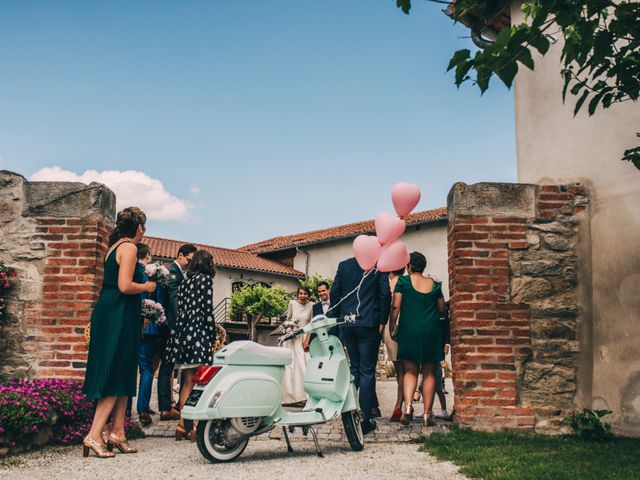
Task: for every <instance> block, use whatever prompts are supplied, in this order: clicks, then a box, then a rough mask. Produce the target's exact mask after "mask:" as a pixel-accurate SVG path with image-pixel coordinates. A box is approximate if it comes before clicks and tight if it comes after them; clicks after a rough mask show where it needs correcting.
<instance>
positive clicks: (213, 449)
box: [196, 420, 249, 463]
mask: <svg viewBox="0 0 640 480" xmlns="http://www.w3.org/2000/svg"><path fill="white" fill-rule="evenodd" d="M225 422H227V423H228V420H207V421H199V422H198V428H197V430H196V443H197V444H198V450H200V453H201V454H202V456H203V457H204V458H206V459H207V460H209V461H210V462H212V463H224V462H231V461H233V460H235V459H236V458H238V457H239V456H240V454H241V453H242V452H243V451H244V449H245V448H246V447H247V444H248V443H249V438H248V437H247V438H245V439H243V440H240V441H239V442H237V443H235V444H232V445H229V444H227V443H226V442H225V441H224V440H225V437H224V435H225V433H224V432H225V431H226V430H227V428H228V426H227V425H226V424H225Z"/></svg>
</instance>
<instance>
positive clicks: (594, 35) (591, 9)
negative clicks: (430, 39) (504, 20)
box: [396, 0, 640, 169]
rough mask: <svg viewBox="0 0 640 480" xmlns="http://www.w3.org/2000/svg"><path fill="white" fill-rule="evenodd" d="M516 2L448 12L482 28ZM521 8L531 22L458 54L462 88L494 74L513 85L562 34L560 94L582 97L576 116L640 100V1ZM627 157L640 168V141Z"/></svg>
mask: <svg viewBox="0 0 640 480" xmlns="http://www.w3.org/2000/svg"><path fill="white" fill-rule="evenodd" d="M430 1H434V0H430ZM436 3H440V2H439V1H437V2H436ZM447 3H449V2H447ZM511 4H512V0H455V1H452V2H450V4H449V8H448V10H449V12H450V15H451V16H452V17H453V18H454V19H455V20H456V21H461V20H462V19H468V18H470V17H472V18H473V20H474V27H473V30H474V31H475V32H482V31H483V30H484V29H485V28H487V27H491V25H492V24H493V22H495V20H496V19H497V18H499V16H500V15H502V14H504V12H505V11H508V9H509V8H510V6H511ZM396 5H397V6H398V7H399V8H400V9H401V10H402V11H403V12H404V13H407V14H408V13H409V11H410V9H411V0H396ZM521 8H522V12H523V14H524V16H525V19H526V22H525V23H521V24H515V25H513V24H512V25H509V26H504V27H502V28H501V30H500V32H499V33H498V35H497V37H496V38H495V40H493V41H492V42H483V43H487V44H486V45H484V48H483V49H480V50H478V51H477V52H475V54H474V56H473V57H472V56H471V51H470V50H468V49H463V50H458V51H456V52H455V53H454V54H453V56H452V58H451V61H450V62H449V65H448V68H447V70H454V69H455V73H454V77H455V83H456V85H457V86H458V87H459V86H460V85H461V84H462V83H464V82H467V81H470V82H472V83H473V84H475V85H477V86H478V87H479V88H480V91H481V92H482V93H484V92H485V91H486V90H487V89H488V88H489V82H490V80H491V78H492V77H493V76H494V75H495V76H497V77H498V78H499V79H500V80H501V81H502V82H503V83H504V84H505V85H506V86H507V87H509V88H510V87H511V85H512V84H513V80H514V78H515V76H516V75H517V73H518V70H519V66H518V64H519V63H521V64H523V65H524V66H526V67H527V68H529V69H531V70H533V69H534V66H535V63H534V60H533V57H532V51H533V50H537V51H538V52H539V53H540V54H541V55H545V54H546V53H547V51H548V50H549V48H550V44H551V41H555V38H554V37H555V36H556V35H557V36H561V37H562V55H561V60H562V63H563V68H562V70H561V74H562V76H563V80H564V85H563V90H562V100H563V102H565V101H566V98H567V93H570V94H571V95H573V96H575V97H576V98H577V100H576V103H575V106H574V115H577V114H578V113H579V112H580V110H581V109H582V108H583V107H584V106H585V105H586V108H587V112H588V114H589V116H591V115H594V114H595V113H596V111H597V109H598V108H602V109H607V108H610V107H611V106H613V105H615V104H617V103H622V102H628V101H633V102H636V101H637V100H638V98H639V97H640V2H637V1H630V0H620V1H615V2H614V1H611V0H529V1H525V2H524V3H523V4H522V7H521ZM551 27H553V29H554V32H553V35H552V34H551V33H550V28H551ZM638 137H640V134H638ZM622 159H623V160H626V161H629V162H632V163H633V165H635V166H636V168H638V169H640V146H638V147H634V148H630V149H628V150H625V152H624V156H623V157H622Z"/></svg>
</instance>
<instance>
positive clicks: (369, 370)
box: [330, 257, 391, 433]
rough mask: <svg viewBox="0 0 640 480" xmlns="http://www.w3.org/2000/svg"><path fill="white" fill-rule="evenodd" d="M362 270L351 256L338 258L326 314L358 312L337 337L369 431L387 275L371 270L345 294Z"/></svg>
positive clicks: (364, 427)
mask: <svg viewBox="0 0 640 480" xmlns="http://www.w3.org/2000/svg"><path fill="white" fill-rule="evenodd" d="M364 273H365V272H364V270H362V268H360V265H358V262H357V261H356V259H355V258H353V257H352V258H349V259H348V260H344V261H342V262H340V264H339V265H338V272H337V273H336V276H335V279H334V281H333V285H332V286H331V293H330V295H331V307H330V310H331V312H330V315H331V316H332V317H334V316H335V317H342V316H345V315H358V318H357V319H356V321H355V322H354V323H344V324H342V325H340V339H341V340H342V343H343V344H344V346H345V348H346V349H347V353H348V354H349V361H350V363H351V374H352V375H353V377H354V379H355V384H356V388H358V389H359V397H360V409H361V410H362V414H363V416H364V421H363V422H362V431H363V432H364V433H369V432H371V431H372V430H374V429H375V428H376V423H375V421H373V420H372V419H371V415H372V410H373V408H374V407H375V406H376V363H377V360H378V350H379V348H380V340H381V339H382V332H383V331H384V327H385V325H386V323H387V320H388V318H389V309H390V307H391V292H390V289H389V275H388V274H386V273H380V272H375V273H370V274H369V275H368V276H367V278H365V279H364V281H363V282H362V285H361V286H360V292H359V294H356V293H353V294H352V295H350V296H348V297H347V294H348V293H349V292H351V291H352V290H354V289H355V288H356V287H357V286H358V284H360V282H361V281H362V276H363V275H364ZM343 298H344V301H342V299H343ZM358 299H359V300H358ZM341 301H342V302H341ZM358 303H359V305H358Z"/></svg>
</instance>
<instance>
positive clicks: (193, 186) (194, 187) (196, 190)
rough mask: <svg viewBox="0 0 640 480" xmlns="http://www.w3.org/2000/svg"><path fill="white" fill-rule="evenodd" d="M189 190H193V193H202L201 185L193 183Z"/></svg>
mask: <svg viewBox="0 0 640 480" xmlns="http://www.w3.org/2000/svg"><path fill="white" fill-rule="evenodd" d="M189 191H190V192H191V195H198V194H199V193H200V187H198V186H197V185H191V187H189Z"/></svg>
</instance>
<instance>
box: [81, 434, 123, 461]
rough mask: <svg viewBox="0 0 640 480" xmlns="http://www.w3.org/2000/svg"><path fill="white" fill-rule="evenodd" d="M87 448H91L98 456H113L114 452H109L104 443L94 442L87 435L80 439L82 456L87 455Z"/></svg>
mask: <svg viewBox="0 0 640 480" xmlns="http://www.w3.org/2000/svg"><path fill="white" fill-rule="evenodd" d="M89 450H93V453H94V454H95V456H96V457H98V458H112V457H115V456H116V455H115V453H113V452H110V451H109V450H108V449H107V446H106V445H105V444H104V443H100V442H96V441H95V440H94V439H92V438H89V436H86V437H84V439H83V440H82V456H83V457H85V458H86V457H88V456H89Z"/></svg>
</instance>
